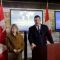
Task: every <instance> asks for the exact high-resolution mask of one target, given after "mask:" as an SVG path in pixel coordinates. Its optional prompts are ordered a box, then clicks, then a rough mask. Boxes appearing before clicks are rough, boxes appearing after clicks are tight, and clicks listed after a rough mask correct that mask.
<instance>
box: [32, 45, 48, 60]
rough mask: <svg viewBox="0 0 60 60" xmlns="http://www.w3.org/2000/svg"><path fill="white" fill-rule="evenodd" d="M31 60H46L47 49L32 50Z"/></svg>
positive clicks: (42, 47) (36, 48)
mask: <svg viewBox="0 0 60 60" xmlns="http://www.w3.org/2000/svg"><path fill="white" fill-rule="evenodd" d="M32 60H47V47H46V46H41V47H35V48H34V49H33V50H32Z"/></svg>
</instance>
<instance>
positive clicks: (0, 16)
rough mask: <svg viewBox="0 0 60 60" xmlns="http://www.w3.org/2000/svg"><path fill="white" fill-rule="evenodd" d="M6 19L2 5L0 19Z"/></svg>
mask: <svg viewBox="0 0 60 60" xmlns="http://www.w3.org/2000/svg"><path fill="white" fill-rule="evenodd" d="M3 19H4V13H3V7H2V6H0V21H1V20H3Z"/></svg>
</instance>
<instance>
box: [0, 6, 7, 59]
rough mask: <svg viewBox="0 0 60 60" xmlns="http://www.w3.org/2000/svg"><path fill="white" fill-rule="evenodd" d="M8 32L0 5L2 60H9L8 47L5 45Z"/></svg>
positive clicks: (0, 54)
mask: <svg viewBox="0 0 60 60" xmlns="http://www.w3.org/2000/svg"><path fill="white" fill-rule="evenodd" d="M5 38H6V31H5V20H4V13H3V7H2V5H0V60H7V47H6V45H5Z"/></svg>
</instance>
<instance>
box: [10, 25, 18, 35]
mask: <svg viewBox="0 0 60 60" xmlns="http://www.w3.org/2000/svg"><path fill="white" fill-rule="evenodd" d="M13 27H16V29H17V32H16V33H18V27H17V25H16V24H12V26H11V30H10V33H11V34H13V32H12V28H13Z"/></svg>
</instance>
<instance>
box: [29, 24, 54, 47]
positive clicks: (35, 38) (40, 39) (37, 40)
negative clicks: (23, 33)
mask: <svg viewBox="0 0 60 60" xmlns="http://www.w3.org/2000/svg"><path fill="white" fill-rule="evenodd" d="M28 39H29V42H30V44H31V43H34V44H36V45H37V46H44V45H46V44H47V40H48V41H49V42H50V43H54V42H53V38H52V36H51V33H50V32H49V29H48V27H47V26H46V25H43V24H41V29H40V33H39V32H38V30H37V28H36V26H35V25H33V26H32V27H30V28H29V33H28Z"/></svg>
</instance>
